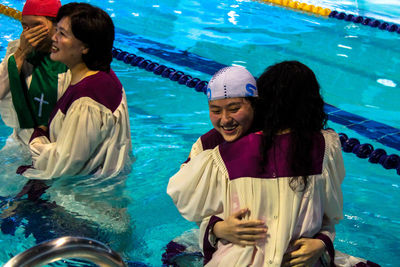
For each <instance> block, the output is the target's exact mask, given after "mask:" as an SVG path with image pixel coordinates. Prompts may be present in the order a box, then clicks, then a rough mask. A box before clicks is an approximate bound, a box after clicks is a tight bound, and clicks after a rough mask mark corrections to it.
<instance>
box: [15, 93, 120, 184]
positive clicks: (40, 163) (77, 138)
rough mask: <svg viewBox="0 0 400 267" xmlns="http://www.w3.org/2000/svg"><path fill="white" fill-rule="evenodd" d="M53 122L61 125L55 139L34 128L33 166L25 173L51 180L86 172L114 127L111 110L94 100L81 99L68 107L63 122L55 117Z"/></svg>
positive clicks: (29, 176)
mask: <svg viewBox="0 0 400 267" xmlns="http://www.w3.org/2000/svg"><path fill="white" fill-rule="evenodd" d="M53 123H54V124H55V125H57V124H59V125H60V129H59V131H58V132H59V135H58V136H57V137H56V139H55V140H49V138H48V137H47V136H46V135H45V134H43V133H40V132H38V130H35V132H34V134H33V136H32V138H31V141H30V144H29V148H30V150H31V154H32V160H33V167H34V169H29V170H27V171H26V172H24V173H23V175H24V176H26V177H28V178H37V179H50V178H55V177H60V176H71V175H77V174H87V173H82V170H83V169H84V167H85V164H86V163H87V162H88V161H89V160H90V158H91V157H94V156H96V155H95V152H96V149H97V148H98V147H99V144H101V143H103V141H104V140H105V139H106V137H107V136H109V135H110V131H111V130H112V128H113V117H112V113H111V111H108V112H107V111H104V110H101V108H100V107H99V106H98V105H96V102H95V101H87V100H85V98H80V99H78V100H76V101H75V102H74V103H73V104H72V105H71V107H70V108H69V109H68V111H67V113H66V115H65V118H64V121H63V122H61V123H60V122H57V117H55V118H54V119H53V121H52V124H53ZM98 167H99V166H98ZM86 171H87V170H86ZM89 171H90V170H89ZM92 171H93V170H92Z"/></svg>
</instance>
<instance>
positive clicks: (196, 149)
mask: <svg viewBox="0 0 400 267" xmlns="http://www.w3.org/2000/svg"><path fill="white" fill-rule="evenodd" d="M202 151H203V145H202V144H201V138H198V139H197V140H196V142H195V143H194V144H193V145H192V149H191V150H190V153H189V157H188V158H187V159H186V161H185V162H184V163H182V164H181V168H182V167H183V166H185V165H186V164H187V163H188V162H189V161H190V160H191V159H192V158H193V157H195V156H197V155H198V154H200V153H201V152H202Z"/></svg>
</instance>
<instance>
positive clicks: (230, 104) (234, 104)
mask: <svg viewBox="0 0 400 267" xmlns="http://www.w3.org/2000/svg"><path fill="white" fill-rule="evenodd" d="M241 104H242V102H233V103H229V104H228V108H230V107H232V106H237V105H239V106H240V105H241Z"/></svg>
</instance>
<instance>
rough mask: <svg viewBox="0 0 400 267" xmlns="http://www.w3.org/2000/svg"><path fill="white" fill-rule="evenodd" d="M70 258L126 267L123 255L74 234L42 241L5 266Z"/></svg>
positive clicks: (26, 266) (106, 266) (30, 265)
mask: <svg viewBox="0 0 400 267" xmlns="http://www.w3.org/2000/svg"><path fill="white" fill-rule="evenodd" d="M69 258H75V259H84V260H89V261H91V262H93V263H95V264H97V265H99V266H100V267H103V266H104V267H126V265H125V263H124V261H123V260H122V258H121V256H120V255H119V254H117V253H116V252H114V251H113V250H111V249H110V248H108V247H107V246H106V245H104V244H103V243H101V242H99V241H96V240H94V239H90V238H85V237H72V236H66V237H60V238H57V239H53V240H50V241H46V242H43V243H40V244H38V245H36V246H34V247H32V248H30V249H28V250H26V251H24V252H22V253H20V254H18V255H17V256H15V257H13V258H12V259H10V260H9V261H8V262H7V263H6V264H5V265H4V266H3V267H17V266H18V267H34V266H43V265H46V264H48V263H51V262H55V261H58V260H61V259H69Z"/></svg>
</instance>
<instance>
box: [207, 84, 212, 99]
mask: <svg viewBox="0 0 400 267" xmlns="http://www.w3.org/2000/svg"><path fill="white" fill-rule="evenodd" d="M207 98H208V100H211V88H210V87H207Z"/></svg>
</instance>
